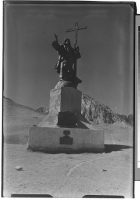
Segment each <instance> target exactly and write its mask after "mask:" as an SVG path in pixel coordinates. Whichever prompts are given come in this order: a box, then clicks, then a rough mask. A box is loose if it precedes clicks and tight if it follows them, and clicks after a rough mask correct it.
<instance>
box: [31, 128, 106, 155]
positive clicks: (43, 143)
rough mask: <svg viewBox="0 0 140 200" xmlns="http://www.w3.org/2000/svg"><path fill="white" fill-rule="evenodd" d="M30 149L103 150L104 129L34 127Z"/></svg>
mask: <svg viewBox="0 0 140 200" xmlns="http://www.w3.org/2000/svg"><path fill="white" fill-rule="evenodd" d="M28 149H29V150H32V151H43V152H48V153H49V152H54V153H58V152H69V153H70V152H102V151H103V150H104V132H103V130H90V129H80V128H51V127H32V128H30V131H29V140H28Z"/></svg>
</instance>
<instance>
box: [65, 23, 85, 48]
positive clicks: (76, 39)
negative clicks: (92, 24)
mask: <svg viewBox="0 0 140 200" xmlns="http://www.w3.org/2000/svg"><path fill="white" fill-rule="evenodd" d="M84 29H87V26H85V27H79V25H78V23H77V22H76V23H75V24H74V27H73V28H70V29H67V30H66V32H67V33H68V32H75V47H76V45H77V41H78V31H80V30H84Z"/></svg>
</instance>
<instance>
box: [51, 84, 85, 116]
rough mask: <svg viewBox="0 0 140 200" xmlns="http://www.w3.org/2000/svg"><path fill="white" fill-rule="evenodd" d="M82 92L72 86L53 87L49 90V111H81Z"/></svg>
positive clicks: (53, 112)
mask: <svg viewBox="0 0 140 200" xmlns="http://www.w3.org/2000/svg"><path fill="white" fill-rule="evenodd" d="M81 97H82V92H80V91H79V90H77V89H75V88H72V87H62V88H60V89H53V90H51V92H50V106H49V113H50V114H55V113H59V112H73V113H79V114H80V113H81Z"/></svg>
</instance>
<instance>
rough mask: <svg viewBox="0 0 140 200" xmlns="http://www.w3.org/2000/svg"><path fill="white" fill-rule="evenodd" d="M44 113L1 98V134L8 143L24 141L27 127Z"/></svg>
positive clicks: (38, 119)
mask: <svg viewBox="0 0 140 200" xmlns="http://www.w3.org/2000/svg"><path fill="white" fill-rule="evenodd" d="M42 117H44V114H41V113H39V112H36V111H35V110H34V109H32V108H30V107H27V106H24V105H20V104H17V103H15V102H14V101H13V100H11V99H9V98H6V97H4V98H3V134H4V139H5V140H6V142H8V143H19V142H20V141H21V143H25V141H27V136H28V132H29V128H30V127H31V126H32V125H34V124H37V123H39V122H40V120H41V119H42Z"/></svg>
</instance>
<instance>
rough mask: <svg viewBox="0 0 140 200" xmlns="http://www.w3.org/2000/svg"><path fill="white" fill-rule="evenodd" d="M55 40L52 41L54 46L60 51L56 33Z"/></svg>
mask: <svg viewBox="0 0 140 200" xmlns="http://www.w3.org/2000/svg"><path fill="white" fill-rule="evenodd" d="M54 37H55V40H54V41H53V42H52V46H53V48H54V49H55V50H56V51H60V44H59V43H58V36H57V35H56V34H54Z"/></svg>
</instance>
